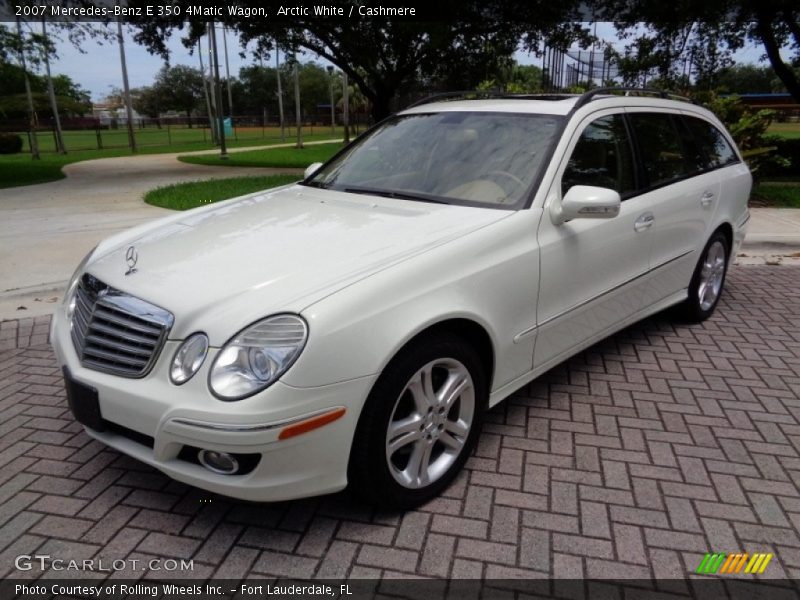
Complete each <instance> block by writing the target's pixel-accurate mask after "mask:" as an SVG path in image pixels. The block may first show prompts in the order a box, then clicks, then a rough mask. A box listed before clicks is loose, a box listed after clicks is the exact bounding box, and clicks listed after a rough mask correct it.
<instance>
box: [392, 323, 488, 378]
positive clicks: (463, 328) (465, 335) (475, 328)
mask: <svg viewBox="0 0 800 600" xmlns="http://www.w3.org/2000/svg"><path fill="white" fill-rule="evenodd" d="M438 333H449V334H453V335H456V336H458V337H460V338H462V339H464V340H465V341H466V342H467V343H469V344H470V345H471V346H472V347H473V348H474V349H475V351H476V352H477V353H478V355H479V356H480V359H481V364H482V366H483V368H484V374H485V375H486V383H487V386H488V389H489V390H491V389H492V381H493V378H494V367H495V360H496V358H495V347H494V343H493V342H492V338H491V336H490V335H489V332H488V331H487V330H486V328H485V327H484V326H483V325H481V324H480V323H478V322H477V321H475V320H473V319H469V318H465V317H451V318H447V319H443V320H441V321H437V322H435V323H432V324H429V325H427V326H425V327H424V328H422V329H421V330H420V331H418V332H416V333H415V334H414V335H413V336H411V337H410V338H409V339H408V340H406V341H405V343H403V344H402V345H401V346H400V348H398V349H397V351H396V352H395V353H394V354H393V355H392V358H390V359H389V361H390V362H391V360H392V359H393V358H394V357H395V356H397V355H398V354H399V353H400V352H402V351H403V350H404V349H405V348H407V347H408V346H409V345H411V344H413V343H416V342H418V341H419V340H420V339H421V338H424V337H427V336H435V335H436V334H438ZM387 364H388V363H387ZM384 368H385V365H384Z"/></svg>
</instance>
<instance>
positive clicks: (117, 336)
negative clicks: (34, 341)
mask: <svg viewBox="0 0 800 600" xmlns="http://www.w3.org/2000/svg"><path fill="white" fill-rule="evenodd" d="M74 302H75V309H74V311H73V313H72V322H71V323H70V326H71V328H72V343H73V345H74V346H75V351H76V352H77V353H78V357H79V358H80V361H81V364H82V365H83V366H84V367H86V368H88V369H94V370H96V371H104V372H106V373H113V374H114V375H121V376H122V377H144V376H145V375H147V373H148V372H149V371H150V369H151V368H152V367H153V364H154V363H155V361H156V359H157V358H158V354H159V352H160V351H161V347H162V346H163V345H164V341H165V340H166V339H167V334H168V333H169V330H170V328H171V327H172V322H173V320H174V319H173V316H172V314H171V313H170V312H169V311H166V310H164V309H163V308H159V307H158V306H155V305H153V304H150V303H149V302H145V301H144V300H141V299H139V298H136V297H134V296H131V295H129V294H126V293H125V292H121V291H119V290H117V289H114V288H112V287H111V286H108V285H106V284H105V283H103V282H102V281H100V280H99V279H97V278H96V277H93V276H92V275H89V274H88V273H86V274H84V275H83V277H81V280H80V282H79V284H78V286H77V289H76V291H75V300H74Z"/></svg>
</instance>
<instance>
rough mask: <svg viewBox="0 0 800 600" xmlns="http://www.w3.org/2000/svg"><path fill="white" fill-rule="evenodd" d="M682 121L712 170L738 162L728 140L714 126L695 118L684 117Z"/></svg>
mask: <svg viewBox="0 0 800 600" xmlns="http://www.w3.org/2000/svg"><path fill="white" fill-rule="evenodd" d="M684 120H685V121H686V123H687V125H688V126H689V129H690V130H691V132H692V133H693V134H694V137H695V139H697V141H698V142H699V144H700V147H701V148H702V149H703V152H705V154H706V156H707V157H708V162H709V163H710V166H711V167H712V168H716V167H724V166H725V165H729V164H731V163H735V162H738V161H739V159H738V158H737V157H736V152H734V150H733V148H731V145H730V144H729V143H728V140H727V139H725V136H724V135H723V134H722V132H721V131H720V130H719V129H717V128H716V127H714V125H712V124H711V123H709V122H708V121H704V120H703V119H698V118H696V117H684Z"/></svg>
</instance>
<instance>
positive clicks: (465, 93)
mask: <svg viewBox="0 0 800 600" xmlns="http://www.w3.org/2000/svg"><path fill="white" fill-rule="evenodd" d="M470 96H471V97H477V98H499V99H504V100H565V99H566V98H574V97H575V96H576V94H559V93H552V94H509V93H507V92H500V91H493V90H486V91H481V90H462V91H458V92H440V93H437V94H431V95H430V96H426V97H425V98H421V99H420V100H417V101H416V102H412V103H411V104H409V105H408V106H406V107H405V108H404V109H403V110H406V109H409V108H413V107H415V106H420V105H422V104H429V103H431V102H437V101H439V100H459V99H464V98H469V97H470Z"/></svg>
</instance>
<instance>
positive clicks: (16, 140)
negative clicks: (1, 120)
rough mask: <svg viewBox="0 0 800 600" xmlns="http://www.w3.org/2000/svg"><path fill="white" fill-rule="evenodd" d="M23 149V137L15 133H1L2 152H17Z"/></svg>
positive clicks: (0, 151) (0, 152)
mask: <svg viewBox="0 0 800 600" xmlns="http://www.w3.org/2000/svg"><path fill="white" fill-rule="evenodd" d="M21 151H22V138H21V137H19V136H18V135H16V134H14V133H0V154H17V153H18V152H21Z"/></svg>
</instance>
